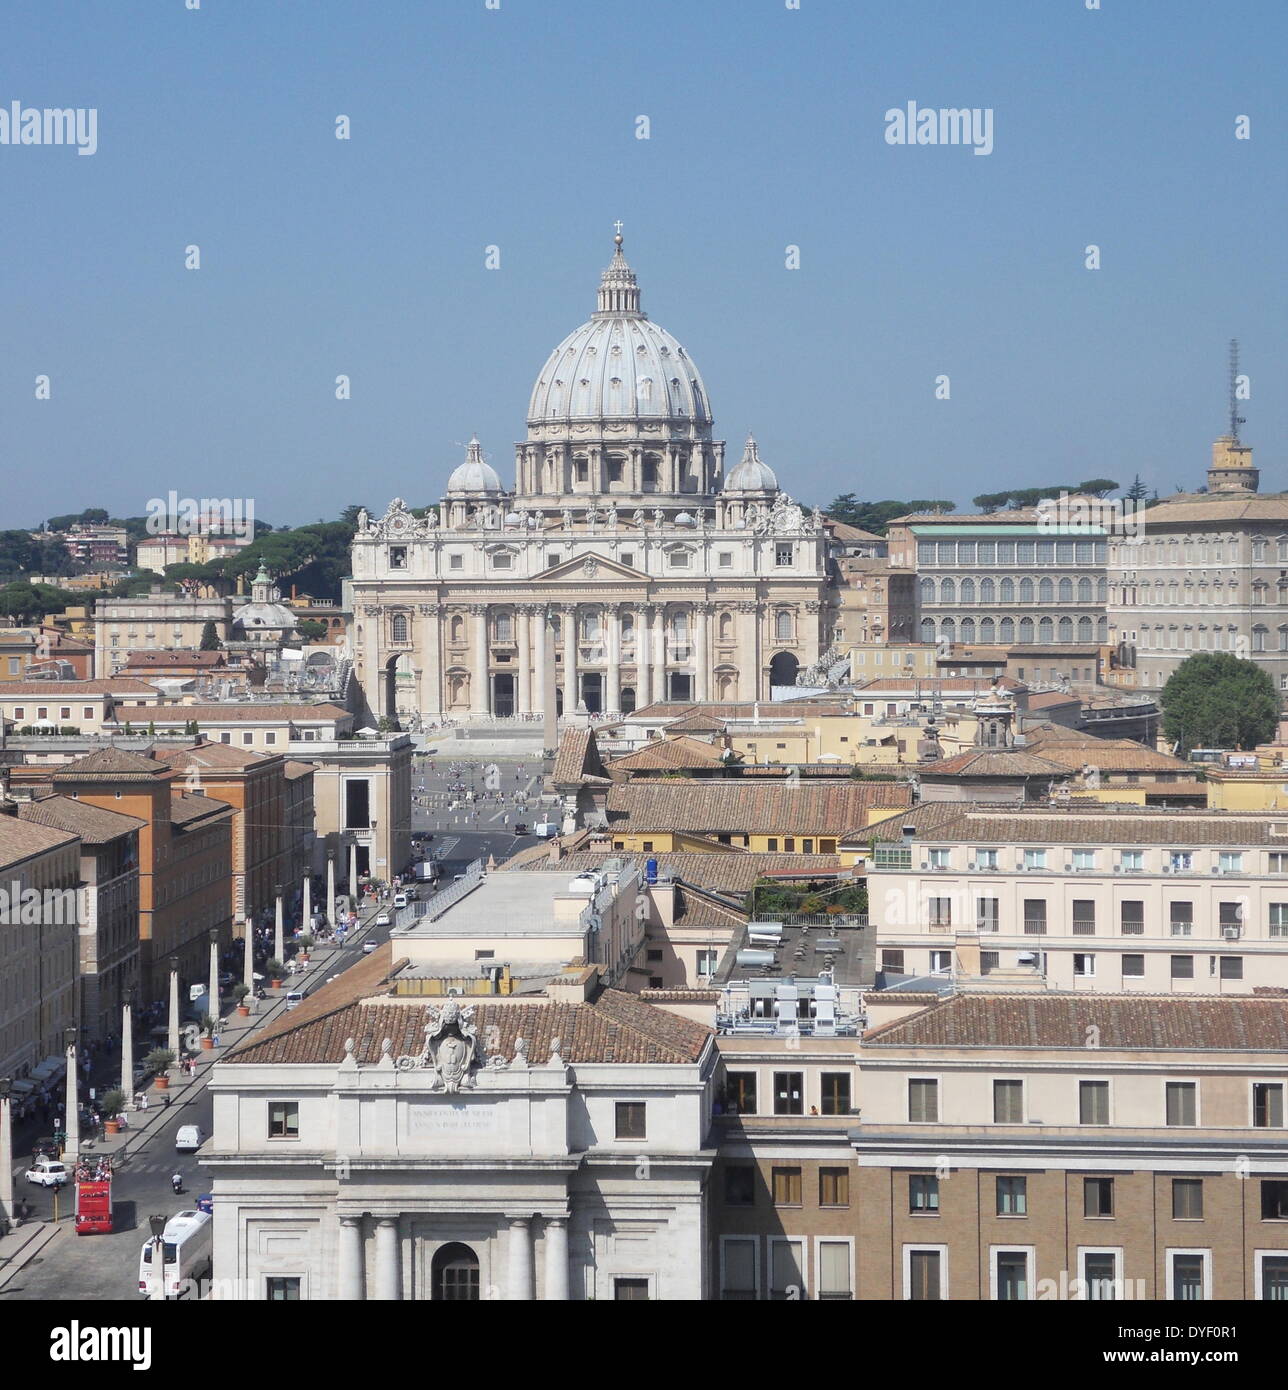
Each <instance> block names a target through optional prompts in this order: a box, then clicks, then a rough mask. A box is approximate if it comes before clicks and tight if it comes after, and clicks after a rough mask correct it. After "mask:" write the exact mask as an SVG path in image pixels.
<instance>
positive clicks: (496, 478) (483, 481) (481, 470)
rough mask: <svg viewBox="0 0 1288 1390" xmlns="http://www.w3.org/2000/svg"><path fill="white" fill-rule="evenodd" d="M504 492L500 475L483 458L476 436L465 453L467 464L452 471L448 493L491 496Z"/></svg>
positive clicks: (459, 465) (448, 483)
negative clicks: (470, 493)
mask: <svg viewBox="0 0 1288 1390" xmlns="http://www.w3.org/2000/svg"><path fill="white" fill-rule="evenodd" d="M502 490H503V489H502V487H501V478H500V475H499V474H498V473H497V471H496V469H495V468H493V467H492V465H491V464H490V463H488V461H487V460H486V459H485V458H484V457H483V446H482V445H481V444H480V443H479V441H478V436H477V435H475V436H474V438H472V439H471V440H470V442H469V446H468V448H467V449H466V451H465V462H464V463H461V464H458V465H457V466H456V467H455V468H454V469H453V470H452V476H451V477H450V478H448V480H447V491H448V492H449V493H454V492H472V493H486V494H491V493H498V492H501V491H502Z"/></svg>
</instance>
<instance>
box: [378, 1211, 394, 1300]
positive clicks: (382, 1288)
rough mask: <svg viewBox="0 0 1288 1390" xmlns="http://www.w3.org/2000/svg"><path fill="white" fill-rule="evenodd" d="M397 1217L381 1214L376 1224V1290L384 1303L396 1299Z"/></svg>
mask: <svg viewBox="0 0 1288 1390" xmlns="http://www.w3.org/2000/svg"><path fill="white" fill-rule="evenodd" d="M398 1283H399V1280H398V1218H397V1217H396V1216H382V1217H381V1218H380V1220H379V1221H378V1222H377V1224H376V1291H375V1295H374V1297H375V1298H377V1299H379V1300H381V1301H382V1302H385V1303H391V1302H392V1303H396V1302H397V1301H398Z"/></svg>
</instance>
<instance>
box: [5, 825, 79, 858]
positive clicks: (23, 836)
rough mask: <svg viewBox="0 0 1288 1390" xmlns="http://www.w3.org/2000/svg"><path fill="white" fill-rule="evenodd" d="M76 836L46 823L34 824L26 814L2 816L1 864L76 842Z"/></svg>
mask: <svg viewBox="0 0 1288 1390" xmlns="http://www.w3.org/2000/svg"><path fill="white" fill-rule="evenodd" d="M75 841H76V836H75V835H74V834H69V833H68V832H67V831H65V830H58V829H55V828H54V827H51V826H46V825H33V824H32V823H31V821H30V820H28V819H27V818H26V817H25V816H24V817H23V818H22V819H21V820H19V819H18V818H17V817H15V816H0V865H4V864H13V863H16V862H17V861H18V860H20V859H29V858H30V857H31V856H32V855H34V854H44V853H46V852H47V851H48V850H51V849H57V848H58V846H59V845H70V844H73V843H75Z"/></svg>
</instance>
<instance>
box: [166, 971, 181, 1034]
mask: <svg viewBox="0 0 1288 1390" xmlns="http://www.w3.org/2000/svg"><path fill="white" fill-rule="evenodd" d="M166 1046H167V1047H168V1049H169V1050H170V1051H171V1052H173V1053H174V1055H175V1057H176V1059H177V1058H178V1056H179V957H178V956H171V957H170V1033H169V1036H168V1037H167V1038H166Z"/></svg>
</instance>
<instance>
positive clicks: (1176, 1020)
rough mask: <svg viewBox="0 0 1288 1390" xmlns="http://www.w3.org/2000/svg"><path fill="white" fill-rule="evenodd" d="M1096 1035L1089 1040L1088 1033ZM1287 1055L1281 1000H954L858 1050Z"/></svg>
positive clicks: (878, 1034)
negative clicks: (1093, 1042) (1091, 1047)
mask: <svg viewBox="0 0 1288 1390" xmlns="http://www.w3.org/2000/svg"><path fill="white" fill-rule="evenodd" d="M1093 1029H1095V1030H1097V1031H1096V1032H1095V1033H1094V1034H1093V1032H1092V1030H1093ZM1092 1036H1095V1037H1096V1039H1097V1046H1098V1047H1099V1048H1100V1050H1101V1051H1105V1050H1115V1049H1123V1048H1131V1049H1141V1050H1147V1051H1173V1050H1189V1049H1204V1050H1210V1051H1221V1052H1225V1051H1239V1052H1244V1051H1247V1052H1269V1051H1284V1050H1288V998H1282V999H1279V998H1263V997H1249V996H1247V995H1244V996H1240V997H1235V996H1231V995H1225V996H1220V997H1218V996H1215V995H1212V996H1206V997H1204V996H1193V997H1189V998H1178V997H1177V996H1176V995H1156V996H1150V997H1147V996H1142V995H1139V994H1132V995H1113V994H1095V995H1093V994H1071V995H1054V996H1052V995H1035V994H1025V995H1003V994H991V995H990V994H976V993H970V994H958V995H954V996H952V997H951V998H948V999H945V1000H943V1001H941V1002H940V1003H937V1004H933V1005H931V1007H930V1008H928V1009H926V1010H924V1011H923V1012H922V1013H918V1014H913V1015H911V1016H909V1017H907V1018H901V1019H896V1020H895V1021H894V1022H892V1023H887V1024H883V1025H882V1026H881V1027H878V1028H873V1029H870V1030H869V1031H868V1032H867V1033H865V1034H864V1037H863V1046H864V1047H980V1048H1011V1047H1049V1048H1070V1049H1076V1050H1077V1051H1078V1052H1080V1053H1085V1051H1086V1047H1087V1039H1088V1037H1092Z"/></svg>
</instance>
